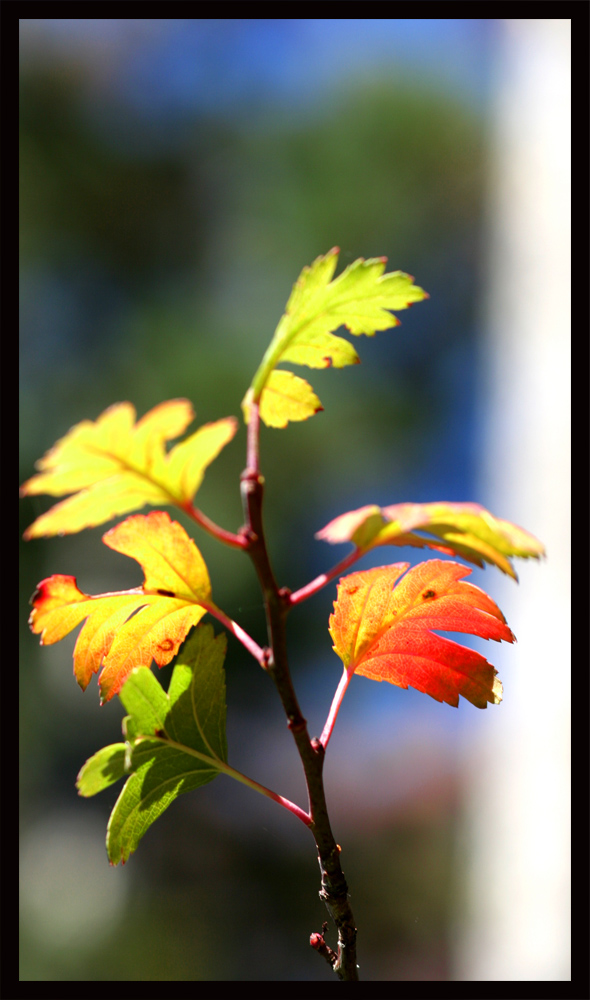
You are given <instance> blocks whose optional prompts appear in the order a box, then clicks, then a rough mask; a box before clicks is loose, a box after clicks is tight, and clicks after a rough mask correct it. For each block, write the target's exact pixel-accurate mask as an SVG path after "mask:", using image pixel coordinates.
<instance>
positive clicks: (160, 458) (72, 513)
mask: <svg viewBox="0 0 590 1000" xmlns="http://www.w3.org/2000/svg"><path fill="white" fill-rule="evenodd" d="M193 419H194V412H193V408H192V406H191V404H190V403H189V402H188V400H186V399H172V400H169V401H168V402H166V403H162V404H160V405H159V406H156V407H154V409H153V410H150V411H149V413H146V414H145V416H144V417H142V418H141V420H139V421H138V422H137V423H134V421H135V409H134V407H133V406H132V405H131V403H116V404H115V405H114V406H110V407H109V408H108V409H107V410H105V411H104V413H102V414H101V415H100V416H99V417H98V419H97V420H96V421H91V420H83V421H82V423H79V424H76V426H75V427H72V428H71V430H70V431H68V433H67V434H66V435H65V437H63V438H61V440H60V441H58V442H57V444H55V445H54V447H53V448H51V449H50V451H48V452H47V453H46V455H45V456H44V457H43V458H42V459H41V460H40V461H39V462H37V468H38V469H39V470H40V471H39V473H38V474H37V475H35V476H33V477H32V478H31V479H29V480H27V482H26V483H24V485H23V486H22V487H21V495H22V496H32V495H33V494H37V493H48V494H49V495H50V496H65V495H66V494H68V493H73V494H74V496H70V497H68V498H67V499H66V500H62V501H61V503H58V504H56V505H55V506H54V507H52V508H51V509H50V510H49V511H47V513H45V514H42V515H41V516H40V517H38V518H37V520H36V521H34V522H33V524H31V525H30V527H29V528H27V530H26V531H25V535H24V537H25V538H27V539H29V538H38V537H41V536H43V535H56V534H64V533H72V532H75V531H81V530H82V528H91V527H94V526H95V525H97V524H103V523H104V522H105V521H108V520H110V519H111V518H112V517H115V516H116V515H118V514H127V513H128V512H129V511H131V510H136V509H137V508H138V507H143V506H144V504H148V503H149V504H159V505H162V504H179V505H181V506H182V505H183V504H186V503H190V501H191V500H192V498H193V497H194V495H195V493H196V492H197V490H198V488H199V486H200V485H201V482H202V480H203V476H204V473H205V469H206V468H207V466H208V465H209V464H210V463H211V462H212V461H213V459H214V458H216V457H217V455H218V454H219V452H220V451H221V449H222V448H223V447H224V446H225V445H226V444H227V443H228V441H230V440H231V438H232V437H233V436H234V434H235V432H236V429H237V421H236V420H235V418H234V417H226V418H225V419H223V420H218V421H217V422H215V423H212V424H205V425H204V426H203V427H200V428H199V429H198V430H197V431H195V432H194V434H191V435H190V437H188V438H186V440H185V441H181V442H180V443H179V444H177V445H176V446H175V447H174V448H172V449H171V450H170V451H169V452H168V453H167V452H166V449H165V445H166V442H167V441H171V440H172V439H174V438H176V437H178V436H179V435H180V434H182V432H183V431H185V430H186V428H187V427H188V425H189V424H190V422H191V421H192V420H193Z"/></svg>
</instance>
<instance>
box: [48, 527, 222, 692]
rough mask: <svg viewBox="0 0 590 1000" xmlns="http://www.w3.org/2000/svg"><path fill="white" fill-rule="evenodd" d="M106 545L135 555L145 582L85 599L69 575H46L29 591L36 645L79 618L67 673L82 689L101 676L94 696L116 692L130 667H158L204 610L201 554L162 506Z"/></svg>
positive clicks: (206, 586) (206, 596) (207, 603)
mask: <svg viewBox="0 0 590 1000" xmlns="http://www.w3.org/2000/svg"><path fill="white" fill-rule="evenodd" d="M103 541H104V542H105V544H106V545H108V546H109V547H110V548H111V549H115V550H116V551H117V552H122V553H124V555H128V556H131V557H132V558H133V559H136V560H137V562H138V563H139V564H140V565H141V567H142V569H143V571H144V576H145V580H144V584H143V586H142V587H136V588H135V589H133V590H127V591H120V592H118V593H112V594H100V595H98V596H97V597H90V596H89V595H88V594H84V593H83V592H82V591H81V590H79V589H78V587H77V584H76V579H75V577H73V576H61V575H55V576H50V577H48V579H46V580H42V581H41V583H40V584H39V586H38V588H37V590H36V591H35V593H34V594H33V597H32V599H31V603H32V605H33V611H32V612H31V616H30V618H29V624H30V626H31V630H32V631H33V632H35V633H36V634H37V635H38V634H40V635H41V643H42V644H43V645H46V646H47V645H51V644H52V643H54V642H59V640H60V639H63V638H64V636H66V635H68V633H69V632H71V631H72V629H74V628H75V627H76V626H77V625H79V624H80V622H81V621H84V619H86V622H85V624H84V626H83V628H82V631H81V632H80V635H79V636H78V640H77V642H76V647H75V649H74V674H75V676H76V679H77V681H78V683H79V685H80V687H81V688H82V690H84V689H85V688H86V687H87V685H88V682H89V681H90V678H91V677H92V674H95V673H98V671H99V670H100V669H101V667H102V673H101V675H100V691H101V701H102V702H103V703H104V702H106V701H109V700H110V699H111V698H112V697H113V695H115V694H118V692H119V691H120V689H121V687H122V685H123V683H124V681H125V679H126V678H127V676H128V674H129V673H130V672H131V670H132V669H133V668H134V667H139V666H146V667H149V666H150V664H151V662H152V659H153V660H155V661H156V663H157V664H158V666H159V667H163V666H164V665H165V664H166V663H169V662H170V660H171V659H172V658H173V657H174V656H175V655H176V653H177V652H178V649H179V646H180V644H181V643H182V642H183V641H184V639H185V638H186V636H187V634H188V632H189V630H190V629H191V628H192V626H193V625H196V624H197V622H199V621H200V619H201V618H202V617H203V615H204V614H206V612H207V609H208V607H211V606H212V605H211V600H210V598H211V585H210V583H209V574H208V573H207V567H206V566H205V563H204V562H203V558H202V556H201V553H200V552H199V550H198V548H197V546H196V545H195V543H194V542H193V540H192V539H191V538H189V536H188V535H187V534H186V532H185V530H184V528H182V527H181V525H180V524H177V522H176V521H171V520H170V517H169V516H168V514H166V513H164V512H163V511H153V512H152V513H151V514H147V515H143V514H136V515H135V516H134V517H128V518H127V520H125V521H122V522H121V524H118V525H116V527H114V528H111V530H110V531H107V533H106V534H105V535H103Z"/></svg>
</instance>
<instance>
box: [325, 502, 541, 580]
mask: <svg viewBox="0 0 590 1000" xmlns="http://www.w3.org/2000/svg"><path fill="white" fill-rule="evenodd" d="M416 531H420V532H424V533H425V535H426V537H424V536H423V535H422V534H416ZM428 536H430V537H428ZM316 538H321V539H323V540H324V541H326V542H331V543H333V544H335V543H337V542H347V541H350V542H353V544H354V545H356V546H357V547H358V548H359V549H361V550H362V551H363V552H368V551H369V549H373V548H375V547H376V546H377V545H400V546H401V545H410V546H412V547H414V548H425V547H428V548H430V549H436V550H437V551H438V552H444V553H446V555H458V556H462V558H463V559H466V560H467V561H468V562H471V563H475V565H476V566H480V567H483V565H484V563H485V562H487V563H491V564H493V565H494V566H497V567H498V569H501V570H502V572H503V573H507V574H508V575H509V576H511V577H512V578H513V579H514V580H517V579H518V577H517V576H516V573H515V572H514V568H513V566H512V563H511V562H510V558H509V557H511V556H516V557H519V558H521V559H527V558H531V557H532V558H534V559H538V558H540V557H541V556H542V555H544V554H545V549H544V547H543V545H542V544H541V542H540V541H539V540H538V539H537V538H535V536H534V535H531V534H529V532H528V531H524V529H523V528H519V527H518V525H516V524H512V523H511V522H510V521H504V520H502V519H500V518H497V517H494V515H493V514H490V512H489V510H486V509H485V507H481V506H480V505H479V504H477V503H422V504H419V503H400V504H393V505H392V506H390V507H377V506H376V505H375V504H370V505H368V506H366V507H360V508H359V509H358V510H352V511H349V512H348V513H347V514H341V515H340V516H339V517H336V518H335V519H334V520H333V521H330V523H329V524H327V525H326V527H325V528H322V530H321V531H318V532H317V534H316Z"/></svg>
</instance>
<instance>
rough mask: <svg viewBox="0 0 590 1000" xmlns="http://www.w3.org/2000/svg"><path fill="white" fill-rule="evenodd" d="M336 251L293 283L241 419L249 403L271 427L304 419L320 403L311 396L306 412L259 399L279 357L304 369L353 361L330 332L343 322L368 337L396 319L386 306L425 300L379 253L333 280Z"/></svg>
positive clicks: (277, 401)
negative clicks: (387, 270)
mask: <svg viewBox="0 0 590 1000" xmlns="http://www.w3.org/2000/svg"><path fill="white" fill-rule="evenodd" d="M338 253H339V251H338V248H337V247H334V248H333V249H332V250H330V251H329V252H328V253H327V254H325V255H324V256H323V257H317V258H316V260H315V261H314V262H313V264H312V265H311V266H310V267H304V268H303V271H302V272H301V274H300V276H299V278H298V280H297V281H296V282H295V285H294V286H293V290H292V292H291V295H290V297H289V301H288V302H287V306H286V310H285V313H284V315H283V316H282V318H281V320H280V322H279V325H278V326H277V329H276V331H275V334H274V336H273V339H272V341H271V343H270V345H269V347H268V349H267V351H266V353H265V355H264V358H263V359H262V363H261V365H260V367H259V369H258V371H257V372H256V375H255V376H254V379H253V380H252V385H251V387H250V390H249V392H248V393H247V394H246V398H245V399H244V403H243V404H242V405H243V408H244V411H245V419H246V422H248V419H249V417H248V409H249V406H250V404H251V402H256V403H259V404H260V415H261V419H262V420H264V422H265V423H268V424H269V425H270V426H271V427H284V426H286V424H287V423H288V421H289V420H305V419H306V417H308V416H311V415H312V413H315V412H317V410H318V409H321V405H320V404H319V400H317V399H316V397H314V400H315V401H316V402H317V404H318V405H315V407H311V406H308V407H307V411H306V412H304V407H302V406H296V407H295V408H293V404H292V403H291V402H290V401H289V400H288V399H287V400H285V401H283V400H281V399H274V400H273V401H272V403H270V404H267V403H266V399H265V397H266V396H267V395H269V394H270V393H271V392H272V391H273V382H272V381H271V378H272V375H273V373H274V369H275V368H276V366H277V365H278V364H279V363H280V362H283V361H288V362H289V361H290V362H294V363H295V364H299V365H308V367H310V368H328V367H330V366H331V365H332V366H334V367H335V368H342V367H344V366H345V365H354V364H357V363H358V361H359V356H358V354H357V352H356V350H355V349H354V347H353V346H352V344H351V343H349V341H347V340H344V339H343V338H342V337H337V336H335V335H334V330H337V329H338V328H339V327H341V326H345V327H346V328H347V329H348V331H349V332H350V333H352V334H355V335H359V334H366V335H367V336H369V337H371V336H373V334H374V333H376V332H377V331H378V330H387V329H389V328H390V327H392V326H397V324H398V323H399V320H398V319H397V318H396V317H395V316H393V315H392V312H391V311H392V310H398V309H406V308H407V307H408V306H410V305H411V304H412V303H413V302H419V301H420V300H421V299H425V298H428V296H427V294H426V292H424V291H423V290H422V289H421V288H418V287H417V285H414V283H413V282H414V279H413V278H412V277H411V275H409V274H404V273H403V272H402V271H392V272H390V273H389V274H384V273H383V272H384V270H385V264H386V261H387V258H385V257H374V258H371V259H369V260H364V259H363V258H362V257H361V258H359V259H358V260H355V261H354V262H353V263H352V264H349V266H348V267H347V268H346V269H345V270H344V271H343V272H342V274H340V275H339V276H338V277H337V278H334V277H333V276H334V272H335V270H336V264H337V263H338ZM332 279H333V280H332ZM304 384H305V386H307V383H304ZM275 385H276V382H275ZM307 388H308V389H309V387H307ZM310 391H311V390H310ZM293 413H294V414H295V415H294V416H293V415H292V414H293ZM265 414H267V415H268V414H270V417H271V419H270V420H267V419H266V416H265Z"/></svg>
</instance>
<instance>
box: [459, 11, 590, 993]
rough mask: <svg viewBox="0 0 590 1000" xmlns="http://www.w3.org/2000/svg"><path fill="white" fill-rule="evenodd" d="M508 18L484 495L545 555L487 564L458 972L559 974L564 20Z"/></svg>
mask: <svg viewBox="0 0 590 1000" xmlns="http://www.w3.org/2000/svg"><path fill="white" fill-rule="evenodd" d="M500 27H501V29H502V37H501V39H500V40H499V42H498V52H497V65H496V88H495V95H494V110H493V124H492V129H493V136H492V140H493V147H492V148H493V158H492V175H491V177H490V188H489V226H488V238H489V243H488V254H489V256H488V272H487V283H488V286H487V295H486V298H487V302H486V315H485V324H486V334H487V340H486V345H485V349H484V363H483V366H482V367H483V387H482V391H483V393H484V396H485V401H486V406H487V426H486V438H485V443H484V447H483V449H482V468H481V477H482V478H481V483H482V492H481V496H482V498H483V502H484V503H485V505H486V506H488V507H489V508H490V509H491V510H492V512H493V513H495V514H497V515H498V516H499V517H504V518H506V519H508V520H511V521H515V522H516V523H517V524H520V525H521V526H522V527H524V528H525V529H527V530H529V531H531V532H533V534H535V535H537V536H538V537H539V538H540V539H541V540H542V542H543V543H544V544H545V546H546V549H547V560H546V561H543V562H541V563H538V562H536V561H531V562H524V561H521V560H517V561H516V569H517V572H518V575H519V578H520V584H519V585H518V586H516V585H515V584H514V583H513V582H512V581H510V580H508V579H506V580H502V581H499V580H497V579H494V580H492V576H491V571H490V570H488V571H487V572H488V573H489V574H490V576H489V577H488V579H487V581H486V587H487V586H488V585H489V591H490V593H491V594H492V596H493V597H494V598H495V599H497V600H498V603H499V605H500V607H501V608H502V610H503V611H504V613H505V615H506V617H507V619H508V623H509V625H510V626H511V627H512V629H513V631H514V632H515V633H516V635H517V638H518V645H516V646H513V647H511V648H508V647H506V648H505V649H503V650H496V648H493V649H491V648H490V650H489V658H490V659H491V660H492V662H493V663H494V664H496V665H497V666H498V667H499V675H500V677H501V679H502V681H503V682H504V701H503V703H502V704H501V705H500V706H499V707H498V708H491V707H489V708H488V710H487V712H486V715H487V717H488V718H486V720H485V724H484V725H482V726H481V728H480V729H478V728H477V727H475V728H474V729H472V730H471V731H470V734H469V748H470V754H469V756H470V760H469V761H468V762H466V772H465V782H466V802H467V807H466V810H467V811H466V815H465V826H464V830H463V835H464V836H463V847H464V851H463V852H462V855H461V857H460V858H459V859H458V862H459V864H461V865H462V866H463V870H464V872H465V878H466V886H465V890H466V897H467V899H466V902H467V905H466V907H465V910H464V913H463V916H462V917H461V919H460V921H459V923H458V926H457V935H456V940H455V944H456V948H455V972H456V975H455V976H454V977H453V978H455V979H456V980H469V981H482V980H493V981H517V980H526V981H559V980H569V979H570V975H571V972H570V921H569V905H570V750H569V739H570V690H571V688H570V520H569V517H570V418H569V408H570V29H571V22H570V20H569V19H567V18H563V19H562V18H557V19H507V20H504V21H502V22H500ZM582 336H584V337H585V336H587V331H586V330H584V331H582ZM581 667H582V669H583V670H587V669H588V665H587V662H586V661H585V662H584V663H583V664H582V665H581ZM491 715H493V718H490V716H491ZM474 741H475V743H474Z"/></svg>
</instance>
